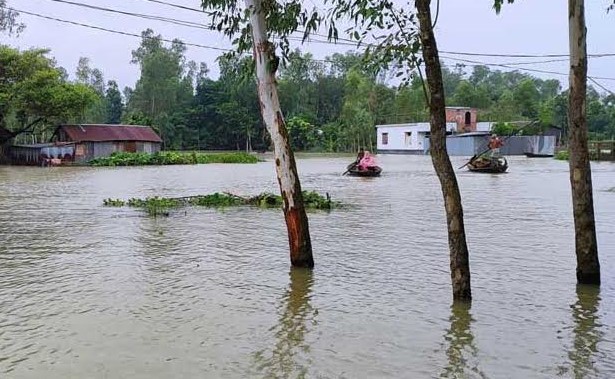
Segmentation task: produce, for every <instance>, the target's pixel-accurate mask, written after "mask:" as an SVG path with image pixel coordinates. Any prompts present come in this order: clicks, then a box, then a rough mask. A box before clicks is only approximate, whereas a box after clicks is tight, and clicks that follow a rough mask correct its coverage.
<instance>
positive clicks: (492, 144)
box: [487, 133, 504, 157]
mask: <svg viewBox="0 0 615 379" xmlns="http://www.w3.org/2000/svg"><path fill="white" fill-rule="evenodd" d="M502 146H504V142H502V140H501V139H500V137H498V135H497V134H495V133H494V134H493V135H492V136H491V139H489V145H487V147H489V149H490V150H489V151H490V157H499V156H500V147H502Z"/></svg>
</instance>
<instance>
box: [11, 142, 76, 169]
mask: <svg viewBox="0 0 615 379" xmlns="http://www.w3.org/2000/svg"><path fill="white" fill-rule="evenodd" d="M10 155H11V163H13V164H16V165H28V166H45V165H48V164H49V162H51V161H52V160H57V161H59V162H72V161H73V159H74V156H75V145H74V144H72V143H70V142H68V143H62V142H57V143H37V144H33V145H14V146H11V149H10Z"/></svg>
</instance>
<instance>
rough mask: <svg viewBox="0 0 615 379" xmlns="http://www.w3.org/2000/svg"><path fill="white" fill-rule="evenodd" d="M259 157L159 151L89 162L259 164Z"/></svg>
mask: <svg viewBox="0 0 615 379" xmlns="http://www.w3.org/2000/svg"><path fill="white" fill-rule="evenodd" d="M259 161H260V160H259V159H258V157H256V156H255V155H252V154H248V153H245V152H232V153H198V152H191V153H187V152H177V151H159V152H156V153H153V154H149V153H127V152H115V153H113V154H111V155H110V156H108V157H103V158H96V159H93V160H91V161H90V162H89V164H90V165H91V166H152V165H187V164H207V163H257V162H259Z"/></svg>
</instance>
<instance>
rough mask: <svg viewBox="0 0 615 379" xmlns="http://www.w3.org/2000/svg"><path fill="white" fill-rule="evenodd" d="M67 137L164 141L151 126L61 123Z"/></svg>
mask: <svg viewBox="0 0 615 379" xmlns="http://www.w3.org/2000/svg"><path fill="white" fill-rule="evenodd" d="M60 128H61V129H62V130H64V132H65V133H66V135H67V137H68V138H69V139H71V140H72V141H74V142H84V141H90V142H103V141H140V142H162V139H160V137H159V136H158V134H156V132H154V131H153V130H152V128H150V127H149V126H141V125H109V124H81V125H61V126H60Z"/></svg>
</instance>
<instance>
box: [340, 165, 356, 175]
mask: <svg viewBox="0 0 615 379" xmlns="http://www.w3.org/2000/svg"><path fill="white" fill-rule="evenodd" d="M356 165H357V164H356V163H352V164H350V165H349V166H350V168H349V169H348V170H346V171H344V173H343V174H342V176H344V175H346V174H348V173H349V172H350V170H352V168H353V167H355V166H356Z"/></svg>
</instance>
